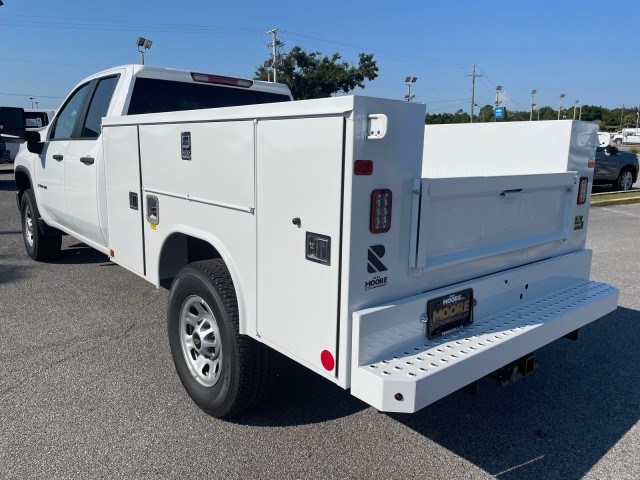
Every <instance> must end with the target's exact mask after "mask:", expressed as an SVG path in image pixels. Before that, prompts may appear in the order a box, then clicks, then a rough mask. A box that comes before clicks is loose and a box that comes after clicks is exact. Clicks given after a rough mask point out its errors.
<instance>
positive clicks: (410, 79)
mask: <svg viewBox="0 0 640 480" xmlns="http://www.w3.org/2000/svg"><path fill="white" fill-rule="evenodd" d="M416 80H418V77H407V78H405V79H404V81H405V83H406V84H407V94H406V95H405V96H404V98H405V99H406V100H407V102H410V101H411V100H413V98H414V97H415V95H411V84H412V83H416Z"/></svg>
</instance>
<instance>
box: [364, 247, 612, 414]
mask: <svg viewBox="0 0 640 480" xmlns="http://www.w3.org/2000/svg"><path fill="white" fill-rule="evenodd" d="M589 258H590V256H589V254H588V252H581V253H578V254H572V255H568V256H565V257H560V258H558V259H551V260H547V261H543V262H538V263H537V264H534V265H529V266H526V267H520V268H518V269H514V270H512V271H508V272H503V273H500V274H496V275H491V276H489V277H486V278H483V279H479V280H476V281H471V282H466V283H464V284H460V285H455V286H452V287H449V288H447V289H441V290H438V291H436V292H430V293H425V294H422V295H419V296H416V297H411V298H409V299H405V300H402V301H400V302H395V303H390V304H387V305H382V306H380V307H377V308H372V309H366V310H362V311H358V312H355V313H354V314H353V337H352V338H353V345H352V348H353V361H352V384H351V393H352V394H353V395H355V396H356V397H358V398H360V399H362V400H364V401H366V402H367V403H369V404H370V405H372V406H374V407H376V408H378V409H379V410H383V411H394V412H415V411H417V410H419V409H421V408H423V407H425V406H427V405H429V404H430V403H433V402H435V401H436V400H438V399H440V398H442V397H444V396H446V395H448V394H450V393H452V392H454V391H456V390H458V389H460V388H462V387H464V386H466V385H468V384H469V383H471V382H473V381H475V380H477V379H479V378H481V377H483V376H485V375H487V374H489V373H491V372H493V371H495V370H497V369H499V368H500V367H502V366H503V365H506V364H508V363H510V362H512V361H514V360H517V359H518V358H520V357H522V356H523V355H525V354H527V353H530V352H533V351H534V350H536V349H538V348H540V347H542V346H544V345H546V344H547V343H549V342H551V341H553V340H555V339H557V338H560V337H562V336H563V335H566V334H567V333H570V332H572V331H574V330H576V329H578V328H580V327H582V326H584V325H586V324H588V323H590V322H592V321H594V320H596V319H598V318H600V317H602V316H603V315H606V314H607V313H609V312H610V311H612V310H613V309H615V308H616V306H617V299H618V291H617V289H615V288H614V287H611V286H610V285H606V284H601V283H596V282H589V281H588V280H587V279H581V278H575V277H568V276H566V272H568V271H574V272H575V271H579V270H580V267H579V264H580V263H582V262H585V261H588V260H589ZM572 266H576V267H577V269H575V270H574V269H571V267H572ZM498 285H504V287H505V288H504V292H503V293H502V294H500V293H499V290H500V288H496V287H497V286H498ZM464 288H473V289H474V298H476V299H477V306H476V307H475V311H474V322H473V324H471V325H470V326H468V327H463V328H461V329H459V330H455V331H454V332H452V333H450V334H445V335H444V336H442V337H438V338H435V339H432V340H428V339H427V336H426V334H425V332H424V328H425V327H424V326H423V324H422V322H421V318H424V317H423V314H424V313H425V311H426V304H427V302H428V300H429V299H432V298H435V297H438V296H440V295H444V294H447V293H450V292H456V291H459V290H462V289H464ZM506 292H508V293H506ZM519 292H523V293H519ZM485 303H491V304H493V305H494V307H490V308H488V309H487V308H483V305H484V304H485ZM497 305H499V306H502V307H503V308H502V309H498V310H496V309H495V306H497ZM396 394H401V395H402V400H397V399H396Z"/></svg>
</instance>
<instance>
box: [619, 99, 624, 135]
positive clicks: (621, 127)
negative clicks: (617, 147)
mask: <svg viewBox="0 0 640 480" xmlns="http://www.w3.org/2000/svg"><path fill="white" fill-rule="evenodd" d="M622 117H624V103H623V104H622V112H620V131H622V129H623V128H624V127H623V126H622Z"/></svg>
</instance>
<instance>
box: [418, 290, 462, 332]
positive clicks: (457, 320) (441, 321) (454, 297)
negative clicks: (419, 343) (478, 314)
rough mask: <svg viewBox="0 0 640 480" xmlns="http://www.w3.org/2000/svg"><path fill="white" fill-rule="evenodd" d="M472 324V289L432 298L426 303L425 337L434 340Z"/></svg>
mask: <svg viewBox="0 0 640 480" xmlns="http://www.w3.org/2000/svg"><path fill="white" fill-rule="evenodd" d="M471 322H473V289H471V288H467V289H466V290H462V291H460V292H455V293H451V294H449V295H444V296H442V297H438V298H434V299H433V300H429V301H428V302H427V336H428V337H429V338H434V337H438V336H440V335H442V334H443V333H445V332H448V331H449V330H453V329H455V328H460V327H464V326H465V325H469V324H470V323H471Z"/></svg>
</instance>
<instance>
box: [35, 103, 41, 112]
mask: <svg viewBox="0 0 640 480" xmlns="http://www.w3.org/2000/svg"><path fill="white" fill-rule="evenodd" d="M35 103H36V110H38V104H39V103H40V102H35Z"/></svg>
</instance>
